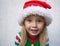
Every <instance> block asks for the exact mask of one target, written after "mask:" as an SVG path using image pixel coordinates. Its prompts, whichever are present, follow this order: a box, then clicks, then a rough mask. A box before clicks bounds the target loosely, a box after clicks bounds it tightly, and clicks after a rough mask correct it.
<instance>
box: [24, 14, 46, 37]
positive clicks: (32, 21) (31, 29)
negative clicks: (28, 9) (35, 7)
mask: <svg viewBox="0 0 60 46" xmlns="http://www.w3.org/2000/svg"><path fill="white" fill-rule="evenodd" d="M24 25H25V28H26V31H27V33H28V34H29V35H30V36H37V35H38V34H39V33H41V31H42V30H43V29H44V27H45V20H44V18H43V17H42V16H34V15H30V16H28V17H27V18H26V19H25V20H24Z"/></svg>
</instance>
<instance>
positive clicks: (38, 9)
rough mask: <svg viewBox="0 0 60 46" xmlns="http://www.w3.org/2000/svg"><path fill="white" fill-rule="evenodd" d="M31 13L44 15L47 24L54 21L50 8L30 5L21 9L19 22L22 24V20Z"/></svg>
mask: <svg viewBox="0 0 60 46" xmlns="http://www.w3.org/2000/svg"><path fill="white" fill-rule="evenodd" d="M30 14H38V15H40V16H43V17H44V18H45V20H46V24H47V26H48V25H49V24H50V23H51V22H52V16H51V14H50V12H49V10H48V9H45V8H43V7H39V6H30V7H27V8H25V9H23V10H21V14H20V18H19V24H20V25H22V21H23V20H24V19H25V17H27V16H29V15H30Z"/></svg>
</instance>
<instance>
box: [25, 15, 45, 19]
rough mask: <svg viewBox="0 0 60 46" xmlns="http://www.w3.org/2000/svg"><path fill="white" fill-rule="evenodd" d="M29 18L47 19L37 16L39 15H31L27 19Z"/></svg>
mask: <svg viewBox="0 0 60 46" xmlns="http://www.w3.org/2000/svg"><path fill="white" fill-rule="evenodd" d="M28 18H38V19H45V18H44V17H43V16H40V15H37V14H30V15H28V16H27V17H26V18H25V19H28Z"/></svg>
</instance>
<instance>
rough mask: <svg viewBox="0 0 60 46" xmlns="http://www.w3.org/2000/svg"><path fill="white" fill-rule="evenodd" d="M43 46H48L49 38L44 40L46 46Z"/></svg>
mask: <svg viewBox="0 0 60 46" xmlns="http://www.w3.org/2000/svg"><path fill="white" fill-rule="evenodd" d="M45 46H49V38H48V37H47V38H46V44H45Z"/></svg>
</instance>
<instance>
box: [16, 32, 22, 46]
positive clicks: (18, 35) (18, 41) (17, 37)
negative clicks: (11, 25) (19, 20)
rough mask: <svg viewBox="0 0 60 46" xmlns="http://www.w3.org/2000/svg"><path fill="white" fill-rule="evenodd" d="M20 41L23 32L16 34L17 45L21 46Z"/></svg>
mask: <svg viewBox="0 0 60 46" xmlns="http://www.w3.org/2000/svg"><path fill="white" fill-rule="evenodd" d="M20 42H21V32H18V33H17V34H16V36H15V45H16V46H19V44H20Z"/></svg>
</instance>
